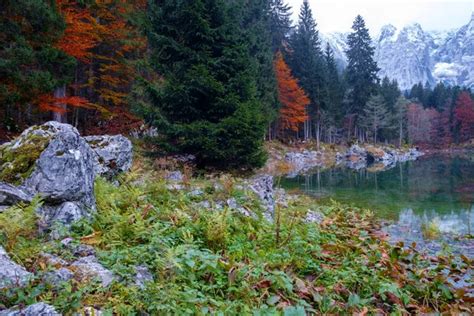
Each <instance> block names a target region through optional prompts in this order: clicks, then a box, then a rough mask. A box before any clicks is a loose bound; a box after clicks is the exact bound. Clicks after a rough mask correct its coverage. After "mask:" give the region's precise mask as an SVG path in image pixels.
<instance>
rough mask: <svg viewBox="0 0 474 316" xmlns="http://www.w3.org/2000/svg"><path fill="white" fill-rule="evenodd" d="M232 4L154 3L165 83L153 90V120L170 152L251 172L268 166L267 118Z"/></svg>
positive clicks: (154, 41) (152, 34) (154, 38)
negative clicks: (256, 167) (185, 154)
mask: <svg viewBox="0 0 474 316" xmlns="http://www.w3.org/2000/svg"><path fill="white" fill-rule="evenodd" d="M231 5H232V4H230V3H229V2H227V1H223V0H183V1H175V0H160V1H154V2H152V3H150V6H149V9H148V10H149V19H150V26H151V27H150V30H149V33H148V37H149V43H150V45H151V52H152V62H153V65H154V66H155V69H156V70H157V72H158V73H159V74H160V75H161V76H163V83H162V86H161V87H159V89H153V90H151V91H149V92H150V94H151V98H152V100H153V104H154V108H155V109H154V111H151V112H149V115H148V116H147V118H148V120H149V121H151V122H152V123H153V124H154V125H155V126H157V127H159V130H160V131H161V135H162V136H163V138H164V139H163V140H164V141H165V142H164V143H166V144H172V145H173V148H170V150H174V151H177V152H185V153H191V154H194V155H196V157H197V160H198V163H200V164H201V165H203V166H214V167H218V168H237V167H243V168H250V167H254V166H260V165H261V164H263V162H264V154H263V150H262V145H263V138H264V133H265V126H266V121H265V119H264V117H263V111H262V106H261V103H260V102H259V101H258V99H257V85H256V82H255V79H256V77H255V73H256V71H257V70H256V69H255V62H254V60H252V58H251V57H250V53H249V48H248V45H247V44H246V42H245V40H246V38H245V37H244V36H243V35H242V31H241V30H240V25H239V24H238V19H236V18H231V16H230V13H231V12H229V9H230V8H231ZM232 8H235V7H233V6H232ZM232 14H236V13H235V12H232ZM238 14H243V13H242V12H239V13H238Z"/></svg>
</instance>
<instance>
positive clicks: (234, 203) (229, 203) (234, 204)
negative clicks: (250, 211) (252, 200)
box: [226, 198, 239, 209]
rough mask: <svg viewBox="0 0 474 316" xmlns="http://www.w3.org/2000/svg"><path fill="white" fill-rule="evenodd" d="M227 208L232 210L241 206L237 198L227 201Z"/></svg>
mask: <svg viewBox="0 0 474 316" xmlns="http://www.w3.org/2000/svg"><path fill="white" fill-rule="evenodd" d="M226 202H227V206H228V207H229V208H231V209H237V208H238V207H239V205H238V204H237V200H236V199H235V198H230V199H227V201H226Z"/></svg>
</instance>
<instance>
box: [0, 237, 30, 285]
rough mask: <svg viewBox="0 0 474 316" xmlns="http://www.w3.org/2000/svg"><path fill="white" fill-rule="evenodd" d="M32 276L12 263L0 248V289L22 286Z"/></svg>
mask: <svg viewBox="0 0 474 316" xmlns="http://www.w3.org/2000/svg"><path fill="white" fill-rule="evenodd" d="M32 276H33V275H32V274H31V273H30V272H28V271H26V269H25V268H23V267H22V266H20V265H18V264H16V263H15V262H13V261H12V260H11V259H10V257H9V256H8V254H7V252H6V251H5V249H3V248H2V247H1V246H0V289H4V288H8V287H17V286H24V285H26V283H28V281H29V280H30V279H31V277H32Z"/></svg>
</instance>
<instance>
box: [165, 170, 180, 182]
mask: <svg viewBox="0 0 474 316" xmlns="http://www.w3.org/2000/svg"><path fill="white" fill-rule="evenodd" d="M183 178H184V176H183V173H182V172H181V171H171V172H168V174H167V175H166V176H165V179H166V180H169V181H174V182H182V181H183Z"/></svg>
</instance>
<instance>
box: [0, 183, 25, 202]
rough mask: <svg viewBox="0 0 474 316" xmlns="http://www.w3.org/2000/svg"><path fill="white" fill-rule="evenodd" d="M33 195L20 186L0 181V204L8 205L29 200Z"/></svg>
mask: <svg viewBox="0 0 474 316" xmlns="http://www.w3.org/2000/svg"><path fill="white" fill-rule="evenodd" d="M32 198H33V197H32V196H31V195H29V194H28V193H27V192H25V191H23V190H22V189H20V188H17V187H15V186H13V185H11V184H8V183H5V182H0V205H4V206H10V205H15V204H17V203H20V202H31V199H32Z"/></svg>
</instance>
